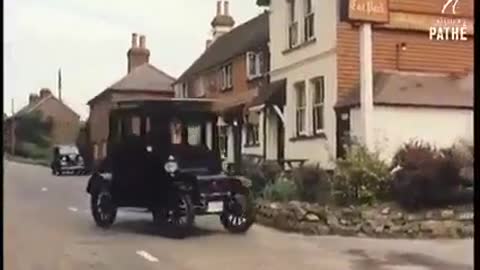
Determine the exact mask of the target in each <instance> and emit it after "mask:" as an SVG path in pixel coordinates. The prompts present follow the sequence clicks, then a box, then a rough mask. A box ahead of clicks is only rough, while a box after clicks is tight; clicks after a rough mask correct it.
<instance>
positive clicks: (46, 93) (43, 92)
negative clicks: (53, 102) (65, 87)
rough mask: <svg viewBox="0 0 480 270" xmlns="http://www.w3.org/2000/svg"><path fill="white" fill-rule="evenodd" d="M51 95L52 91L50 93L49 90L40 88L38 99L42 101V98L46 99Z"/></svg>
mask: <svg viewBox="0 0 480 270" xmlns="http://www.w3.org/2000/svg"><path fill="white" fill-rule="evenodd" d="M50 95H52V91H50V89H48V88H42V89H41V90H40V98H41V99H43V98H46V97H48V96H50Z"/></svg>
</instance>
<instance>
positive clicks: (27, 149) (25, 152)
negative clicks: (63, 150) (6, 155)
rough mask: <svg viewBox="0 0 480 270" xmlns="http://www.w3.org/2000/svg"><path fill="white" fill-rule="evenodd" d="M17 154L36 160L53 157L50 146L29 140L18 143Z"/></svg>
mask: <svg viewBox="0 0 480 270" xmlns="http://www.w3.org/2000/svg"><path fill="white" fill-rule="evenodd" d="M15 154H16V155H18V156H21V157H24V158H30V159H36V160H50V158H51V151H50V149H49V148H48V147H42V146H39V145H37V144H34V143H29V142H21V143H18V145H17V148H16V150H15Z"/></svg>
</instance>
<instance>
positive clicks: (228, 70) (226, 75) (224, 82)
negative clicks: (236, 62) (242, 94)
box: [220, 63, 233, 91]
mask: <svg viewBox="0 0 480 270" xmlns="http://www.w3.org/2000/svg"><path fill="white" fill-rule="evenodd" d="M220 78H221V79H220V81H221V90H222V91H226V90H228V89H230V88H232V87H233V66H232V64H231V63H230V64H226V65H224V66H223V67H222V68H221V69H220Z"/></svg>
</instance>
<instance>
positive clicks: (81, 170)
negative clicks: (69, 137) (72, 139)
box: [51, 145, 86, 175]
mask: <svg viewBox="0 0 480 270" xmlns="http://www.w3.org/2000/svg"><path fill="white" fill-rule="evenodd" d="M51 168H52V174H53V175H62V174H65V173H72V174H75V175H81V174H85V171H86V170H85V163H84V160H83V158H82V156H81V155H80V151H79V150H78V147H77V146H75V145H57V146H54V147H53V160H52V163H51Z"/></svg>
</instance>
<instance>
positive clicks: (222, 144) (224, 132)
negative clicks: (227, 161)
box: [218, 126, 228, 157]
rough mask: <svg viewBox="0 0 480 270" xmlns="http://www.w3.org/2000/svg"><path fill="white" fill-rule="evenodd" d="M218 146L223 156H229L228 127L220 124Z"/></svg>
mask: <svg viewBox="0 0 480 270" xmlns="http://www.w3.org/2000/svg"><path fill="white" fill-rule="evenodd" d="M218 129H219V130H218V146H219V148H220V154H221V155H222V157H227V155H228V127H227V126H220V127H218Z"/></svg>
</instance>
